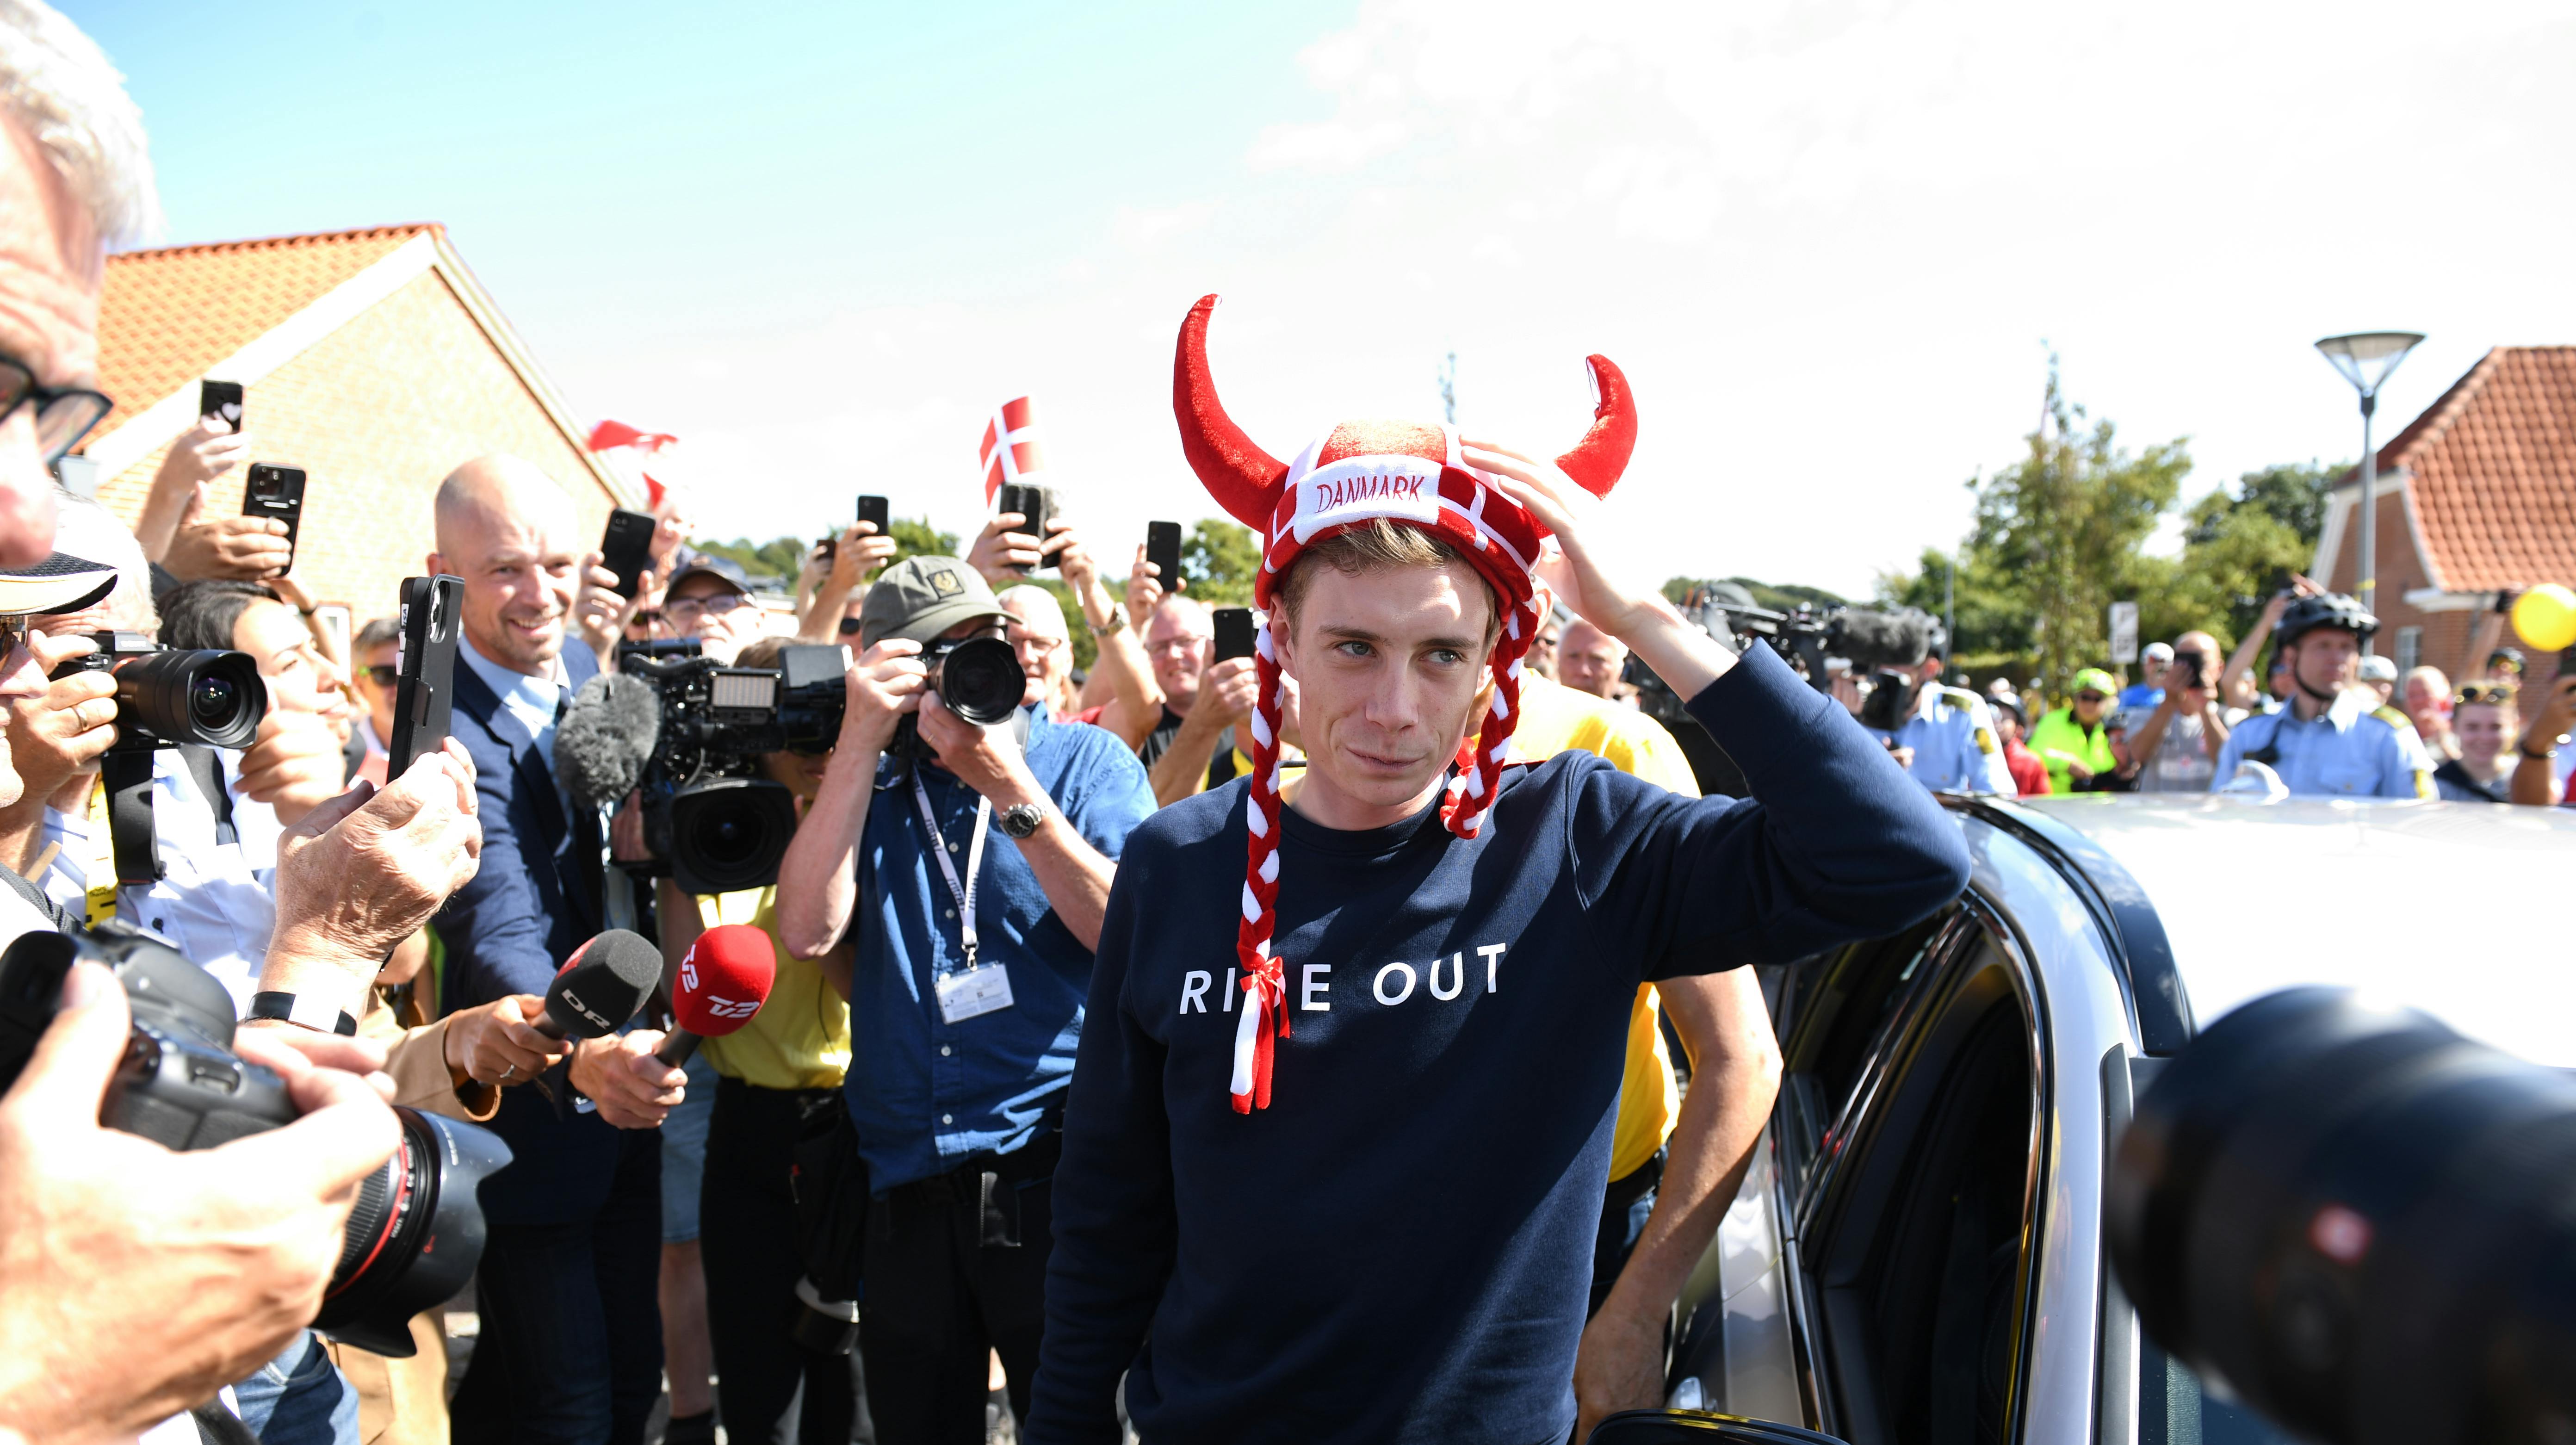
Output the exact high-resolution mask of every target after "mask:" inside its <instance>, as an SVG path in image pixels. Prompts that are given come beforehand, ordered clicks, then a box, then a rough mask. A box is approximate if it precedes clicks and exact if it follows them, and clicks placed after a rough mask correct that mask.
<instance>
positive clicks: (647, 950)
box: [529, 928, 662, 1039]
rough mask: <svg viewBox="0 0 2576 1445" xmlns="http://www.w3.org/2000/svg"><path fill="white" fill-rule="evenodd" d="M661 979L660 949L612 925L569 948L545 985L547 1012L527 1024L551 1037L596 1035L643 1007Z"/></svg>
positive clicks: (609, 1031)
mask: <svg viewBox="0 0 2576 1445" xmlns="http://www.w3.org/2000/svg"><path fill="white" fill-rule="evenodd" d="M661 981H662V950H660V949H658V948H656V947H654V946H653V945H652V944H650V943H647V942H645V940H644V936H643V935H642V934H640V933H629V932H627V931H626V930H625V929H623V928H612V929H610V930H608V931H607V932H606V933H603V934H601V935H599V936H598V937H597V938H594V939H592V940H591V941H590V942H588V943H585V944H583V945H582V946H581V947H579V948H576V949H574V950H573V951H572V957H570V958H568V959H566V960H564V966H563V968H562V969H561V970H559V971H558V972H557V973H556V974H555V981H554V982H553V983H551V984H549V985H547V986H546V1016H545V1017H544V1018H541V1019H538V1020H536V1021H535V1022H534V1023H532V1024H530V1025H529V1027H531V1028H533V1029H535V1030H536V1031H537V1032H538V1033H541V1034H544V1035H545V1036H546V1037H548V1038H550V1039H595V1038H599V1037H602V1036H604V1035H607V1034H613V1033H615V1032H617V1030H618V1027H619V1026H620V1025H622V1024H624V1023H625V1022H626V1021H627V1020H628V1019H631V1018H633V1017H635V1015H636V1013H637V1012H638V1011H640V1010H641V1009H642V1008H643V1007H644V1000H645V999H647V998H649V997H651V996H652V993H653V986H654V985H655V984H658V983H660V982H661Z"/></svg>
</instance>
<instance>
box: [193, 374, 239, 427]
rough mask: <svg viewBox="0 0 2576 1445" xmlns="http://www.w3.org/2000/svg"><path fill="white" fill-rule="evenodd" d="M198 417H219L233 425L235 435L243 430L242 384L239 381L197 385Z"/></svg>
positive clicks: (200, 383)
mask: <svg viewBox="0 0 2576 1445" xmlns="http://www.w3.org/2000/svg"><path fill="white" fill-rule="evenodd" d="M197 415H199V416H219V417H222V418H223V419H224V420H225V421H227V422H229V423H231V424H232V429H233V431H234V433H235V434H239V433H240V431H241V428H242V384H241V383H240V382H238V381H201V382H198V383H197Z"/></svg>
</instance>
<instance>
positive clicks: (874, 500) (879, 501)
mask: <svg viewBox="0 0 2576 1445" xmlns="http://www.w3.org/2000/svg"><path fill="white" fill-rule="evenodd" d="M890 512H891V508H890V507H888V505H887V503H886V499H885V498H883V497H878V496H870V495H866V494H862V495H861V496H860V497H859V516H858V520H860V521H862V522H866V523H868V524H869V525H871V526H873V527H875V528H876V529H877V530H876V535H878V536H880V537H882V536H884V535H885V534H886V533H887V532H889V531H891V530H893V527H894V523H893V521H892V520H891V518H890V515H889V514H890ZM840 551H841V539H840V538H838V537H826V538H824V539H823V540H822V541H820V542H818V543H816V544H815V546H814V555H815V556H817V557H820V558H822V559H823V565H825V566H827V567H828V566H830V565H831V563H832V559H833V558H834V557H836V556H838V555H840Z"/></svg>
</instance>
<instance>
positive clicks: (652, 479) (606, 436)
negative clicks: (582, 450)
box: [590, 421, 679, 512]
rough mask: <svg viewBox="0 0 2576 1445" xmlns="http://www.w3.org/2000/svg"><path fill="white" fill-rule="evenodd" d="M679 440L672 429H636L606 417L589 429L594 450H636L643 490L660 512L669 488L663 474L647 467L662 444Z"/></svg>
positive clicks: (658, 455) (658, 453) (656, 456)
mask: <svg viewBox="0 0 2576 1445" xmlns="http://www.w3.org/2000/svg"><path fill="white" fill-rule="evenodd" d="M678 441H679V438H678V437H675V436H673V435H671V434H670V433H669V432H660V431H637V430H636V429H635V428H633V427H631V426H628V425H627V424H626V423H624V422H622V421H603V422H601V423H600V424H599V425H597V426H595V427H592V428H591V429H590V449H591V450H592V451H595V452H612V451H617V450H619V449H621V448H623V449H626V450H628V451H630V452H632V453H633V460H634V461H635V462H636V471H637V472H638V473H640V474H641V475H642V476H643V478H644V493H645V495H646V496H647V497H648V498H650V499H651V502H652V506H653V509H654V510H655V511H657V512H658V511H660V510H661V508H662V499H663V497H664V495H665V494H666V493H667V492H668V491H669V488H668V487H667V486H665V485H664V484H663V482H662V479H661V478H659V477H656V476H654V475H653V474H652V473H651V472H649V471H645V470H644V467H645V465H646V464H648V463H651V462H652V461H654V460H655V459H656V458H658V457H660V455H661V453H662V450H663V448H665V447H668V446H671V445H673V444H674V443H676V442H678ZM665 470H667V468H665Z"/></svg>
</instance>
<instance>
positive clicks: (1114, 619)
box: [1082, 602, 1127, 637]
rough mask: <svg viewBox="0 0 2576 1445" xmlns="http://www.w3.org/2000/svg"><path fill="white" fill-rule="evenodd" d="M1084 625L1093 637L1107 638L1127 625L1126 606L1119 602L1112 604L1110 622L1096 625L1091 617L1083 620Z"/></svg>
mask: <svg viewBox="0 0 2576 1445" xmlns="http://www.w3.org/2000/svg"><path fill="white" fill-rule="evenodd" d="M1082 624H1083V626H1085V627H1089V628H1090V629H1091V635H1092V636H1094V637H1107V636H1108V635H1110V634H1111V633H1113V632H1116V631H1117V630H1118V629H1120V628H1122V627H1124V626H1126V625H1127V608H1126V605H1125V604H1123V603H1119V602H1111V603H1110V604H1109V620H1108V621H1106V622H1102V623H1098V624H1094V623H1093V622H1092V620H1091V618H1090V617H1089V616H1085V617H1084V618H1083V619H1082Z"/></svg>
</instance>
